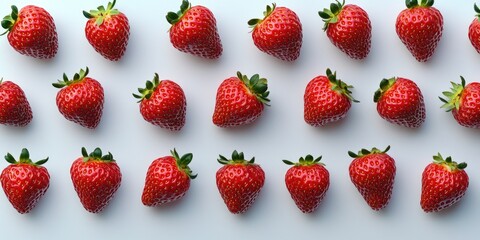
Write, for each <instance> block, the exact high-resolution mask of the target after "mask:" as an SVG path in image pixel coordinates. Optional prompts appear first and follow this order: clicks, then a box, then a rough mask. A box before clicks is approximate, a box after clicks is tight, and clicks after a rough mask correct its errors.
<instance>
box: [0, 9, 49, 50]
mask: <svg viewBox="0 0 480 240" xmlns="http://www.w3.org/2000/svg"><path fill="white" fill-rule="evenodd" d="M2 27H3V28H5V29H7V31H6V32H4V33H3V34H2V35H4V34H6V33H8V36H7V38H8V42H9V43H10V45H11V46H12V47H13V48H14V49H15V50H16V51H17V52H19V53H21V54H23V55H27V56H30V57H34V58H40V59H48V58H53V57H55V55H56V54H57V50H58V37H57V30H56V27H55V22H54V20H53V18H52V16H51V15H50V14H49V13H48V12H47V11H46V10H45V9H43V8H41V7H37V6H33V5H28V6H25V7H23V8H22V9H20V12H19V11H18V8H17V7H16V6H15V5H12V13H11V14H10V15H7V16H5V17H4V18H3V21H2Z"/></svg>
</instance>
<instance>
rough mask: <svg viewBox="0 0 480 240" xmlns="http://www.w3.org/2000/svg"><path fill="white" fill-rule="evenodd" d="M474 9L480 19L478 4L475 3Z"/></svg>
mask: <svg viewBox="0 0 480 240" xmlns="http://www.w3.org/2000/svg"><path fill="white" fill-rule="evenodd" d="M473 9H474V10H475V13H476V14H475V17H477V19H478V20H479V21H480V8H478V6H477V4H476V3H474V4H473Z"/></svg>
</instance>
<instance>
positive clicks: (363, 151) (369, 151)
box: [348, 145, 390, 158]
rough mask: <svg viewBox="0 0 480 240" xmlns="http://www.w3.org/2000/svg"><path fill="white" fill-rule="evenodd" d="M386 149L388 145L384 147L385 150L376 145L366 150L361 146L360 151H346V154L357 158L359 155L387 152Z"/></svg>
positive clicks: (388, 147) (388, 148)
mask: <svg viewBox="0 0 480 240" xmlns="http://www.w3.org/2000/svg"><path fill="white" fill-rule="evenodd" d="M388 150H390V145H388V146H387V148H385V150H383V151H382V150H380V149H378V148H376V147H374V148H372V150H367V149H365V148H362V149H361V150H360V151H358V153H354V152H352V151H348V155H349V156H350V157H352V158H359V157H364V156H367V155H370V154H378V153H386V152H388Z"/></svg>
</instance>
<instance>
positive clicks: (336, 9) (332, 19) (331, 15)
mask: <svg viewBox="0 0 480 240" xmlns="http://www.w3.org/2000/svg"><path fill="white" fill-rule="evenodd" d="M344 5H345V0H343V1H342V2H341V3H340V2H339V1H338V0H335V3H331V4H330V9H328V8H324V9H323V11H319V12H318V15H319V16H320V17H321V18H322V20H323V22H325V25H324V26H323V30H324V31H326V30H327V28H328V26H329V24H333V23H336V22H338V17H337V16H338V14H340V12H341V11H342V9H343V6H344Z"/></svg>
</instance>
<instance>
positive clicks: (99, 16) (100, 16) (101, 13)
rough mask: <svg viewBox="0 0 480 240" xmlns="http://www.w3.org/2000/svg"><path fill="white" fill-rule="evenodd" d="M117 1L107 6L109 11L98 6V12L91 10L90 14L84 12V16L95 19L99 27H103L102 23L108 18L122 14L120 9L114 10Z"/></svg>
mask: <svg viewBox="0 0 480 240" xmlns="http://www.w3.org/2000/svg"><path fill="white" fill-rule="evenodd" d="M115 3H116V0H113V2H109V3H108V4H107V9H105V7H104V6H98V7H97V10H90V12H87V11H83V16H85V17H86V18H88V19H91V18H95V19H96V21H95V24H97V26H100V25H102V23H103V22H104V21H105V19H106V18H108V17H110V16H114V15H117V14H119V13H120V11H118V9H113V7H114V6H115Z"/></svg>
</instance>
